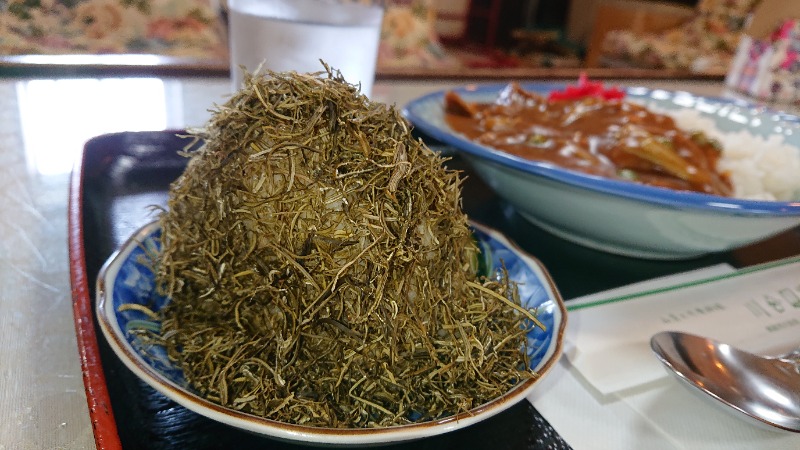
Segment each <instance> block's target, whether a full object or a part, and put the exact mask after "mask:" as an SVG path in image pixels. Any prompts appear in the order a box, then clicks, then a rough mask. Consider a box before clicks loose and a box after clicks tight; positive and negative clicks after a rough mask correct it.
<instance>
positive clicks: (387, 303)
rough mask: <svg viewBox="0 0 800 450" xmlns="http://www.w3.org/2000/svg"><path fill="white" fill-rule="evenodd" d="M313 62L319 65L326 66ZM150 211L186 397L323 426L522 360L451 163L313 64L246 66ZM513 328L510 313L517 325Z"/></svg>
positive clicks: (416, 401) (394, 415) (437, 393)
mask: <svg viewBox="0 0 800 450" xmlns="http://www.w3.org/2000/svg"><path fill="white" fill-rule="evenodd" d="M326 69H327V68H326ZM193 134H194V135H195V137H196V138H197V139H202V140H203V142H204V143H203V145H202V147H201V148H200V149H199V150H197V151H196V152H192V153H191V154H189V155H188V156H189V157H190V158H191V159H190V161H189V164H188V166H187V169H186V171H185V173H184V174H183V175H182V176H181V177H180V178H179V179H178V180H176V181H175V182H174V183H173V185H172V186H171V188H170V192H169V201H168V208H167V209H166V210H165V211H164V212H163V213H162V215H161V218H160V222H161V225H162V241H163V250H162V254H161V255H160V257H159V261H158V283H159V288H160V289H161V291H162V292H163V293H165V294H166V295H169V296H171V298H172V300H171V302H170V303H169V305H168V306H167V307H166V308H165V310H164V311H163V327H162V331H161V333H162V335H161V338H162V339H163V341H164V342H165V344H166V345H167V347H168V349H169V352H170V355H171V357H173V358H174V359H176V360H177V361H178V362H179V364H180V365H181V366H182V367H183V369H184V372H185V374H186V377H187V380H188V381H189V382H190V384H191V385H192V387H193V388H194V389H195V390H197V391H198V392H199V393H200V394H201V395H202V396H204V397H206V398H208V399H210V400H211V401H214V402H217V403H219V404H221V405H225V406H228V407H230V408H234V409H237V410H241V411H244V412H247V413H252V414H256V415H259V416H264V417H267V418H270V419H275V420H279V421H283V422H289V423H295V424H304V425H311V426H324V427H357V428H360V427H378V426H391V425H398V424H406V423H410V422H415V421H424V420H430V419H436V418H440V417H443V416H447V415H451V414H455V413H459V412H463V411H467V410H469V409H471V408H473V407H475V406H478V405H479V404H482V403H484V402H486V401H488V400H491V399H493V398H495V397H497V396H498V395H501V394H503V393H505V392H507V391H508V390H509V389H510V388H511V387H512V386H513V385H515V384H516V383H518V382H520V381H522V380H524V379H528V378H530V377H534V376H536V374H535V373H533V372H532V371H531V370H529V369H528V368H527V367H528V364H527V360H526V356H525V354H526V353H525V351H524V348H525V345H526V341H527V340H526V339H525V334H526V332H527V331H528V329H529V327H530V326H531V324H532V323H534V322H535V320H531V319H532V318H533V317H532V312H530V311H526V310H525V309H523V308H522V307H521V306H519V299H518V295H517V289H516V286H515V285H514V284H513V283H512V282H510V281H509V280H508V279H507V276H504V275H501V276H499V277H494V278H495V279H486V278H484V277H479V276H478V275H477V274H476V267H477V263H476V261H477V252H478V250H477V247H476V245H475V243H474V241H473V239H472V234H471V232H470V229H469V227H468V223H467V219H466V216H465V215H464V213H463V212H462V210H461V197H460V195H461V194H460V179H459V176H458V173H456V172H454V171H449V170H447V169H445V168H444V167H443V165H442V162H443V160H442V158H441V157H440V156H438V155H437V154H435V153H434V152H432V151H431V150H429V149H428V148H427V147H425V146H424V145H423V144H422V143H421V142H420V141H417V140H414V139H413V138H412V137H411V134H410V132H409V129H408V126H407V124H406V122H405V121H404V119H403V118H402V117H401V116H400V114H399V112H398V111H397V110H396V109H395V108H394V107H389V106H386V105H383V104H379V103H376V102H372V101H370V100H368V99H367V98H366V97H365V96H363V95H360V94H359V93H358V89H357V88H356V87H354V86H352V85H350V84H347V83H346V82H345V81H344V80H343V79H342V78H341V76H340V75H338V73H336V72H333V71H331V70H327V72H321V73H318V74H310V75H309V74H297V73H273V72H269V73H267V74H265V76H258V77H256V76H249V75H248V76H246V80H245V87H244V88H243V89H242V90H241V91H239V92H238V93H236V94H235V95H234V96H233V97H232V98H231V99H230V100H229V101H228V102H227V103H225V104H224V105H222V106H220V107H217V108H216V110H215V111H214V114H213V117H212V118H211V120H210V121H209V123H208V124H207V126H206V127H205V128H204V129H202V130H196V131H194V132H193ZM526 327H528V329H526Z"/></svg>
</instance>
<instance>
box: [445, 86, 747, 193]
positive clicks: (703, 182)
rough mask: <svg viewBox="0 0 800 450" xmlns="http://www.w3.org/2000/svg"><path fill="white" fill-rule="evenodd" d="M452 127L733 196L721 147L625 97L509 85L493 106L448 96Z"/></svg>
mask: <svg viewBox="0 0 800 450" xmlns="http://www.w3.org/2000/svg"><path fill="white" fill-rule="evenodd" d="M445 118H446V120H447V123H448V125H449V126H450V127H451V128H452V129H453V130H455V131H457V132H459V133H462V134H463V135H465V136H467V137H468V138H469V139H471V140H474V141H475V142H477V143H480V144H483V145H485V146H488V147H492V148H495V149H498V150H501V151H504V152H507V153H509V154H512V155H515V156H518V157H521V158H524V159H528V160H534V161H539V162H546V163H551V164H554V165H557V166H559V167H563V168H566V169H571V170H577V171H581V172H585V173H589V174H593V175H598V176H602V177H606V178H612V179H622V180H629V181H634V182H638V183H643V184H647V185H652V186H659V187H664V188H670V189H675V190H689V191H697V192H705V193H709V194H716V195H722V196H730V195H732V187H731V182H730V180H729V177H728V176H727V175H726V174H723V173H719V172H718V171H717V161H718V159H719V158H720V155H721V150H720V147H719V145H718V144H717V143H716V142H715V141H714V140H712V139H709V138H708V137H707V136H705V135H704V134H703V133H701V132H689V131H685V130H682V129H680V128H679V127H677V126H676V124H675V121H674V120H673V119H672V118H671V117H669V116H667V115H664V114H658V113H655V112H653V111H650V110H648V109H647V108H646V107H644V106H641V105H639V104H636V103H632V102H628V101H625V100H622V99H610V100H609V99H603V98H600V97H596V96H587V97H583V98H577V99H557V100H553V99H548V98H546V97H543V96H540V95H537V94H535V93H532V92H528V91H525V90H524V89H522V88H521V87H520V86H519V85H518V84H516V83H512V84H510V85H508V86H507V87H506V88H505V89H504V90H503V91H502V92H501V93H500V95H499V96H498V98H497V99H496V100H495V102H493V103H471V102H467V101H466V100H464V99H463V98H462V97H461V96H459V95H458V94H456V93H455V92H452V91H450V92H447V93H446V95H445Z"/></svg>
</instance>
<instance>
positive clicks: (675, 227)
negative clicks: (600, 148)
mask: <svg viewBox="0 0 800 450" xmlns="http://www.w3.org/2000/svg"><path fill="white" fill-rule="evenodd" d="M504 86H505V85H499V84H495V85H471V86H466V87H463V88H460V89H455V91H456V92H458V93H459V94H460V95H462V96H463V97H464V98H465V99H466V100H468V101H480V102H491V101H493V100H494V99H495V98H496V97H497V94H498V93H499V92H500V90H501V89H502V88H503V87H504ZM522 87H523V88H524V89H526V90H530V91H534V92H538V93H542V94H546V93H547V92H550V91H552V90H554V89H563V88H564V85H563V84H555V83H535V84H522ZM626 93H627V99H629V100H634V101H636V100H638V101H641V102H642V103H645V104H649V105H653V106H655V107H657V108H659V109H662V110H672V111H677V110H679V109H681V108H691V109H695V110H696V111H698V112H699V113H700V114H701V115H703V116H706V117H708V118H710V119H712V120H713V121H714V123H715V125H716V127H717V128H718V129H720V130H722V131H725V132H728V131H734V130H741V129H747V130H748V131H750V132H751V133H752V134H754V135H760V136H770V135H772V134H776V133H779V134H782V135H783V136H784V138H785V142H786V143H787V144H790V145H793V146H796V147H798V148H800V119H798V118H797V117H795V116H790V115H786V114H780V113H776V112H774V111H770V110H767V109H764V108H760V107H755V106H752V105H749V104H746V103H743V102H733V101H731V100H726V99H718V98H705V97H699V96H695V95H692V94H689V93H686V92H671V91H664V90H650V89H646V88H630V89H627V92H626ZM443 96H444V92H434V93H431V94H428V95H425V96H423V97H420V98H418V99H416V100H414V101H412V102H411V103H409V104H408V105H407V106H406V107H405V109H404V113H405V115H406V117H407V118H408V119H409V120H410V121H411V122H412V123H413V124H414V125H415V126H416V127H417V128H418V129H420V130H421V131H423V132H424V133H426V134H428V135H430V136H431V137H433V138H435V139H438V140H440V141H442V142H444V143H445V144H448V145H450V146H453V147H455V148H456V149H457V150H458V151H460V152H461V154H463V156H464V157H465V158H467V159H468V160H469V161H470V163H471V164H472V166H473V167H474V169H475V170H476V171H477V173H478V174H479V175H480V176H481V178H483V180H484V181H486V183H487V184H488V185H489V186H491V187H492V188H493V189H494V190H495V191H496V192H497V193H498V195H500V196H501V197H503V198H504V199H505V200H507V201H508V202H509V203H510V204H511V205H513V206H514V207H515V208H516V209H517V211H518V212H519V213H520V214H521V215H522V216H523V217H525V218H527V219H528V220H530V221H531V222H533V223H535V224H537V225H539V226H540V227H542V228H544V229H545V230H547V231H549V232H551V233H553V234H555V235H557V236H560V237H562V238H565V239H568V240H570V241H573V242H576V243H579V244H583V245H585V246H589V247H593V248H596V249H600V250H604V251H608V252H612V253H617V254H622V255H627V256H634V257H644V258H653V259H682V258H690V257H695V256H700V255H703V254H707V253H713V252H719V251H725V250H729V249H733V248H737V247H740V246H743V245H745V244H749V243H753V242H756V241H759V240H763V239H765V238H767V237H770V236H773V235H775V234H777V233H779V232H781V231H785V230H787V229H790V228H792V227H794V226H796V225H798V224H800V199H798V202H777V201H756V200H741V199H734V198H726V197H719V196H714V195H708V194H701V193H694V192H679V191H673V190H669V189H664V188H657V187H651V186H645V185H641V184H636V183H632V182H626V181H618V180H611V179H606V178H601V177H598V176H593V175H587V174H584V173H580V172H575V171H570V170H566V169H562V168H559V167H555V166H553V165H550V164H547V163H540V162H534V161H528V160H525V159H522V158H519V157H516V156H513V155H510V154H508V153H505V152H502V151H499V150H496V149H492V148H489V147H486V146H483V145H480V144H476V143H474V142H472V141H470V140H469V139H468V138H466V137H465V136H463V135H461V134H459V133H458V132H455V131H453V130H452V129H451V128H450V127H449V126H448V125H447V123H446V122H445V120H444V111H443V109H442V105H443Z"/></svg>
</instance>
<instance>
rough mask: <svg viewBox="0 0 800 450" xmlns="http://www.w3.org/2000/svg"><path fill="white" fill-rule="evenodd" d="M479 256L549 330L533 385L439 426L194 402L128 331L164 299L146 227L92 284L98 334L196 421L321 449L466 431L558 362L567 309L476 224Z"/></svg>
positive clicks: (158, 357) (536, 353) (535, 356)
mask: <svg viewBox="0 0 800 450" xmlns="http://www.w3.org/2000/svg"><path fill="white" fill-rule="evenodd" d="M473 231H474V236H475V238H476V240H477V242H478V245H479V247H480V249H481V261H480V267H481V268H482V270H483V271H484V273H485V274H487V275H493V274H496V273H497V271H498V270H500V268H501V267H503V266H504V267H505V269H506V270H507V271H508V274H509V277H510V278H511V279H512V280H514V281H516V282H518V283H519V294H520V299H521V300H522V303H523V306H525V307H527V308H535V309H536V312H537V318H538V319H539V320H540V321H541V322H542V323H543V324H544V325H545V326H546V330H542V329H540V328H538V327H537V328H536V329H534V330H532V331H531V332H530V333H528V344H529V345H528V348H529V356H530V364H531V367H532V368H533V369H534V370H535V371H536V372H537V373H538V374H539V376H538V377H536V378H532V379H529V380H526V381H524V382H522V383H520V384H518V385H516V386H515V387H513V388H512V389H511V390H509V391H508V392H507V393H506V394H505V395H503V396H501V397H498V398H496V399H494V400H492V401H490V402H488V403H485V404H483V405H480V406H478V407H476V408H473V409H472V410H470V411H467V412H465V413H461V414H458V415H455V416H450V417H446V418H443V419H440V420H436V421H429V422H421V423H417V424H412V425H401V426H396V427H384V428H364V429H341V428H321V427H309V426H301V425H294V424H287V423H282V422H278V421H274V420H269V419H265V418H262V417H257V416H253V415H250V414H245V413H242V412H240V411H235V410H232V409H228V408H225V407H223V406H220V405H217V404H215V403H212V402H210V401H208V400H206V399H204V398H202V397H200V396H199V395H197V394H196V393H195V392H193V390H192V389H191V387H189V386H188V384H187V383H186V380H185V379H184V376H183V371H182V370H181V368H180V367H179V366H177V365H176V364H175V363H174V362H173V361H171V360H170V359H169V358H168V357H167V354H166V350H165V349H164V348H163V347H161V346H159V345H153V344H152V343H143V342H141V341H140V340H139V339H137V337H136V334H135V333H131V332H130V331H131V330H133V329H141V328H143V327H144V328H151V329H153V330H158V329H159V326H160V323H159V320H158V318H157V317H154V316H153V314H151V313H158V311H160V309H161V308H163V307H164V306H165V305H166V304H167V302H168V299H166V298H164V297H162V296H160V295H158V294H157V293H156V292H155V280H154V274H153V271H152V263H151V261H152V260H153V257H154V255H157V254H158V252H159V251H160V232H161V229H160V226H159V225H158V223H157V222H154V223H150V224H148V225H146V226H144V227H143V228H141V229H140V230H138V231H137V232H136V233H134V234H133V235H132V236H131V237H130V238H129V239H128V241H127V242H126V243H125V244H123V246H122V247H121V248H120V250H119V251H118V252H116V253H115V254H114V255H112V256H111V257H110V258H109V260H108V261H107V262H106V264H105V265H104V266H103V268H102V269H101V271H100V274H99V275H98V279H97V298H96V310H97V318H98V322H99V324H100V328H101V330H102V332H103V334H104V336H105V338H106V340H107V341H108V342H109V344H110V346H111V348H112V349H113V350H114V352H115V353H116V354H117V356H118V357H119V358H120V359H121V360H122V362H123V363H124V364H125V365H126V366H127V367H128V368H129V369H130V370H131V371H133V373H135V374H136V375H137V376H138V377H139V378H141V379H142V380H143V381H145V382H146V383H148V384H149V385H151V386H152V387H153V388H155V389H156V390H158V391H159V392H161V393H162V394H164V395H165V396H166V397H168V398H170V399H172V400H174V401H175V402H177V403H178V404H180V405H182V406H184V407H186V408H187V409H189V410H192V411H194V412H196V413H199V414H201V415H204V416H206V417H209V418H211V419H214V420H217V421H219V422H222V423H225V424H227V425H230V426H233V427H237V428H241V429H244V430H248V431H250V432H254V433H258V434H263V435H266V436H269V437H273V438H277V439H281V440H286V441H293V442H297V443H305V444H314V445H324V446H364V445H377V444H389V443H394V442H402V441H408V440H414V439H420V438H424V437H428V436H434V435H438V434H442V433H446V432H450V431H453V430H457V429H460V428H464V427H467V426H469V425H472V424H474V423H477V422H479V421H482V420H484V419H487V418H489V417H491V416H494V415H495V414H497V413H499V412H501V411H503V410H505V409H507V408H509V407H511V406H513V405H514V404H516V403H517V402H519V401H522V400H523V399H525V397H527V395H528V394H529V393H530V392H531V390H533V389H534V388H535V387H536V386H537V384H538V382H539V380H541V378H542V377H543V376H544V375H545V374H547V372H548V371H549V370H550V369H551V368H552V366H553V365H554V364H555V363H556V361H557V360H558V358H559V357H560V355H561V346H562V339H563V334H564V329H565V326H566V309H565V306H564V302H563V300H562V299H561V296H560V295H559V293H558V291H557V290H556V288H555V286H554V284H553V281H552V280H551V279H550V276H549V275H548V273H547V271H546V269H545V268H544V267H543V266H542V265H541V264H540V263H539V262H538V261H537V260H535V259H534V258H533V257H531V256H529V255H527V254H526V253H525V252H523V251H522V250H520V249H519V248H518V247H516V246H515V245H514V244H512V243H511V242H509V241H508V240H507V239H506V238H505V237H504V236H503V235H502V234H500V233H498V232H497V231H495V230H491V229H488V228H485V227H483V226H481V225H478V224H473Z"/></svg>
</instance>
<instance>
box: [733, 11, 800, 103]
mask: <svg viewBox="0 0 800 450" xmlns="http://www.w3.org/2000/svg"><path fill="white" fill-rule="evenodd" d="M725 84H726V85H727V86H728V87H729V88H731V89H733V90H735V91H737V92H740V93H743V94H745V95H747V96H750V97H753V98H756V99H758V100H762V101H767V102H774V103H784V104H793V105H797V104H800V2H786V1H784V0H763V1H762V2H761V3H760V4H759V6H758V8H756V10H755V11H754V12H753V16H752V19H751V22H750V24H749V26H748V27H747V29H746V32H745V34H744V35H743V36H742V38H741V40H740V42H739V45H738V47H737V51H736V55H735V56H734V58H733V61H732V62H731V66H730V67H729V70H728V74H727V76H726V78H725Z"/></svg>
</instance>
